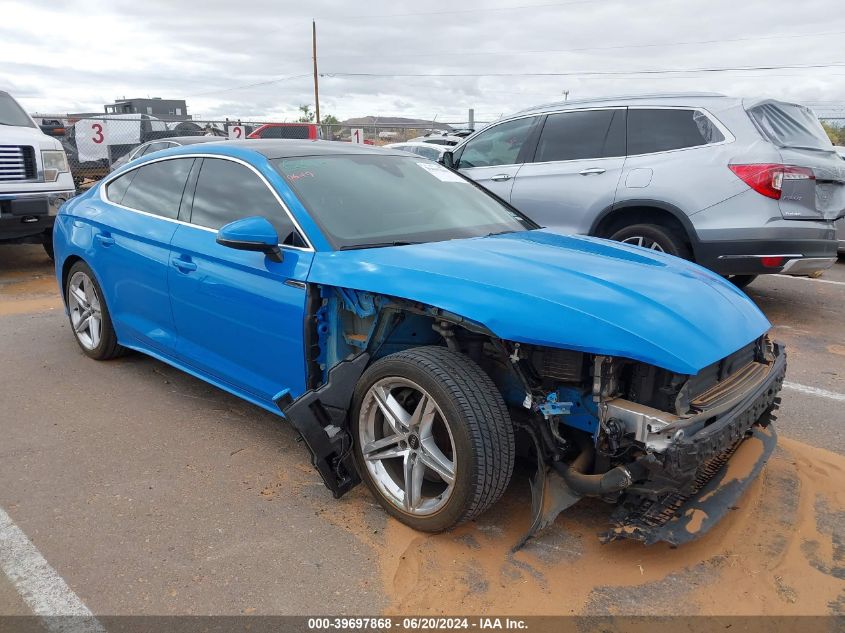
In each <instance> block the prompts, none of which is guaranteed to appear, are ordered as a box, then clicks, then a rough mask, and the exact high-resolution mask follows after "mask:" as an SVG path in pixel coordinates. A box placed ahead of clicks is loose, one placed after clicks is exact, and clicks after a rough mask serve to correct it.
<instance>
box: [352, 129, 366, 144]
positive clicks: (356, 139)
mask: <svg viewBox="0 0 845 633" xmlns="http://www.w3.org/2000/svg"><path fill="white" fill-rule="evenodd" d="M349 132H350V139H349V140H351V141H352V142H353V143H359V144H360V143H363V142H364V130H363V129H361V128H359V127H354V128H352V129H351V130H349Z"/></svg>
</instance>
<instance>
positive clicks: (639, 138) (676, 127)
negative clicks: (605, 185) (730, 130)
mask: <svg viewBox="0 0 845 633" xmlns="http://www.w3.org/2000/svg"><path fill="white" fill-rule="evenodd" d="M724 140H725V137H724V135H723V134H722V133H721V132H720V131H719V129H718V128H717V127H716V126H715V125H714V124H713V121H711V120H710V118H709V117H708V116H707V115H706V114H704V113H703V112H701V111H699V110H676V109H666V110H660V109H655V110H648V109H639V108H630V109H629V110H628V155H631V156H633V155H636V154H650V153H652V152H666V151H669V150H672V149H682V148H684V147H699V146H701V145H707V144H709V143H719V142H721V141H724Z"/></svg>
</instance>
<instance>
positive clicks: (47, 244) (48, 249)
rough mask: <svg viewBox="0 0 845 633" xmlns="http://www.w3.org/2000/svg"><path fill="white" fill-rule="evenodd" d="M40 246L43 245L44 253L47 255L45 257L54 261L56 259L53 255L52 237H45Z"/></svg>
mask: <svg viewBox="0 0 845 633" xmlns="http://www.w3.org/2000/svg"><path fill="white" fill-rule="evenodd" d="M42 244H43V245H44V252H45V253H47V257H49V258H50V259H52V260H55V259H56V258H55V256H54V255H53V236H52V235H45V236H44V241H43V242H42Z"/></svg>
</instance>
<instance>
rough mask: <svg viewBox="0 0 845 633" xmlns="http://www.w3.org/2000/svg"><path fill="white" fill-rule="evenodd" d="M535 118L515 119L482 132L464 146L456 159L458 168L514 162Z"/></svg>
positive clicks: (511, 163) (510, 163)
mask: <svg viewBox="0 0 845 633" xmlns="http://www.w3.org/2000/svg"><path fill="white" fill-rule="evenodd" d="M536 119H537V117H525V118H522V119H516V120H515V121H508V122H507V123H500V124H499V125H496V126H495V127H492V128H490V129H489V130H487V131H485V132H482V133H481V134H479V135H478V136H477V137H475V138H474V139H472V140H471V141H469V142H468V143H467V144H466V146H464V150H463V152H462V153H461V156H460V158H459V159H458V165H457V167H458V169H466V168H469V167H493V166H495V165H513V164H515V163H516V162H517V161H518V158H519V153H520V152H521V151H522V147H523V146H524V145H525V142H526V141H527V140H528V137H529V135H530V134H531V128H532V126H533V125H534V122H535V121H536Z"/></svg>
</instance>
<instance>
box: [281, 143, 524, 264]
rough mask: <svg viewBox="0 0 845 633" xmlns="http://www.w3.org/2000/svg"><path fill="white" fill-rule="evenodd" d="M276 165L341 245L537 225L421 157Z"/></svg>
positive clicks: (445, 237) (433, 238) (467, 234)
mask: <svg viewBox="0 0 845 633" xmlns="http://www.w3.org/2000/svg"><path fill="white" fill-rule="evenodd" d="M273 163H274V165H275V167H276V169H277V170H278V171H279V173H281V174H282V176H284V178H285V180H287V182H288V184H290V186H291V188H292V189H293V190H294V192H295V193H296V194H297V196H298V198H299V200H300V201H301V202H302V203H303V204H304V205H305V207H306V208H307V209H308V211H309V212H310V213H311V216H312V217H313V218H314V221H315V222H317V224H318V225H319V226H320V228H321V229H322V231H323V232H324V233H325V234H326V237H327V238H328V239H329V241H330V242H332V245H333V246H334V247H335V248H338V249H343V248H365V247H367V246H387V245H391V244H397V245H399V244H408V243H417V242H436V241H443V240H450V239H455V238H464V237H479V236H483V235H489V234H491V233H508V232H514V231H525V230H528V229H534V228H537V225H535V224H534V223H533V222H531V221H530V220H528V219H526V218H525V217H524V216H522V215H520V214H519V213H518V212H517V211H516V210H515V209H513V208H511V207H508V206H507V205H505V204H504V203H502V202H500V201H499V200H497V199H496V198H494V197H493V196H492V195H490V194H488V193H485V192H484V191H483V190H482V189H480V188H479V187H478V186H476V185H474V184H472V183H471V182H470V181H468V180H466V179H465V178H463V177H462V176H459V175H457V174H456V173H454V172H452V171H450V170H448V169H446V168H445V167H443V166H442V165H439V164H437V163H434V162H431V161H428V160H425V159H423V158H420V157H410V156H409V157H404V156H393V155H357V154H350V155H333V156H305V157H297V158H279V159H276V160H274V161H273Z"/></svg>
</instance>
